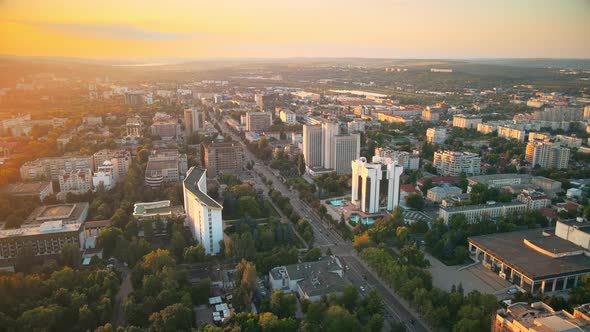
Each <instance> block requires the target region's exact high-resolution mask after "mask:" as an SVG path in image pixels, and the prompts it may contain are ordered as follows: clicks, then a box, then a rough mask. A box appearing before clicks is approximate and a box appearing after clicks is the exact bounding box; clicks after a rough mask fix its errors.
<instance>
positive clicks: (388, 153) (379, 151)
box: [375, 148, 420, 170]
mask: <svg viewBox="0 0 590 332" xmlns="http://www.w3.org/2000/svg"><path fill="white" fill-rule="evenodd" d="M375 155H376V156H379V157H381V158H391V159H392V160H393V161H395V162H397V164H398V165H401V166H403V167H404V169H409V170H416V169H419V168H420V156H419V155H418V154H415V153H409V152H407V151H398V150H385V149H383V148H375Z"/></svg>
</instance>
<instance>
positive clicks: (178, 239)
mask: <svg viewBox="0 0 590 332" xmlns="http://www.w3.org/2000/svg"><path fill="white" fill-rule="evenodd" d="M185 247H186V240H185V239H184V236H182V233H180V232H179V231H173V232H172V238H171V239H170V251H171V252H172V253H173V254H174V256H176V257H180V258H182V257H183V253H184V249H185Z"/></svg>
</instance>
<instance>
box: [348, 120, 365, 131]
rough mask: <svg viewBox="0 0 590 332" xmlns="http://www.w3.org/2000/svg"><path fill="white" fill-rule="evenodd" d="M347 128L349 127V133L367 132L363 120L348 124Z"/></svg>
mask: <svg viewBox="0 0 590 332" xmlns="http://www.w3.org/2000/svg"><path fill="white" fill-rule="evenodd" d="M346 126H347V127H348V132H349V133H352V132H355V131H358V132H365V121H364V120H361V119H354V120H352V121H351V122H349V123H347V124H346Z"/></svg>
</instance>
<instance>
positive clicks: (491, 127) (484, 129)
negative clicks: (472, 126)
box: [477, 122, 498, 135]
mask: <svg viewBox="0 0 590 332" xmlns="http://www.w3.org/2000/svg"><path fill="white" fill-rule="evenodd" d="M496 130H498V126H497V125H495V124H493V123H489V122H487V123H478V124H477V131H478V132H480V133H482V134H484V135H487V134H491V133H495V132H496Z"/></svg>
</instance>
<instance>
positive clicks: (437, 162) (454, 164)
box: [433, 150, 481, 176]
mask: <svg viewBox="0 0 590 332" xmlns="http://www.w3.org/2000/svg"><path fill="white" fill-rule="evenodd" d="M433 165H434V167H436V169H437V171H438V173H439V174H441V175H444V176H459V175H461V174H466V175H479V174H480V172H481V158H480V157H479V155H477V154H476V153H470V152H458V151H448V150H445V151H438V152H435V153H434V162H433Z"/></svg>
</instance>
